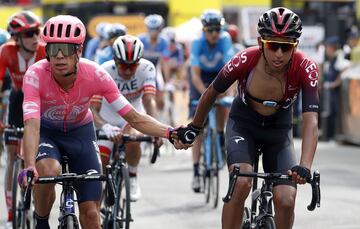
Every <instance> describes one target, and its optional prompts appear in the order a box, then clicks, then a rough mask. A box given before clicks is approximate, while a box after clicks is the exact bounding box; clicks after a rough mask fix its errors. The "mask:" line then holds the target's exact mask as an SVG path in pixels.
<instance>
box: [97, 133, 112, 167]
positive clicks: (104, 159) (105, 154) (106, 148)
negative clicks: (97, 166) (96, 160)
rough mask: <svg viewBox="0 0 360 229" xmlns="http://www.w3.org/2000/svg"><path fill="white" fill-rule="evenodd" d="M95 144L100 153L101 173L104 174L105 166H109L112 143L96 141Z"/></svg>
mask: <svg viewBox="0 0 360 229" xmlns="http://www.w3.org/2000/svg"><path fill="white" fill-rule="evenodd" d="M97 144H98V146H99V151H100V157H101V165H102V171H103V173H105V168H106V165H107V164H109V159H110V155H111V152H112V150H113V147H114V143H113V142H112V141H109V140H98V141H97Z"/></svg>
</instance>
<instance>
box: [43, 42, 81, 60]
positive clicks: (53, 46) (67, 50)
mask: <svg viewBox="0 0 360 229" xmlns="http://www.w3.org/2000/svg"><path fill="white" fill-rule="evenodd" d="M77 48H78V45H76V44H68V43H50V44H47V45H46V48H45V50H46V54H47V55H48V56H52V57H55V56H56V55H57V54H58V52H59V51H61V53H62V54H63V55H64V56H65V57H67V56H71V55H73V54H75V53H76V50H77Z"/></svg>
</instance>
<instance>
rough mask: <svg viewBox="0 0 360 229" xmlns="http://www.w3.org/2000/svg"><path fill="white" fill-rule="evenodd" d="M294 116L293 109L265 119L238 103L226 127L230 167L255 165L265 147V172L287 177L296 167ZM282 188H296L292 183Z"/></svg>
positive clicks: (235, 102)
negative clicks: (278, 173) (289, 171)
mask: <svg viewBox="0 0 360 229" xmlns="http://www.w3.org/2000/svg"><path fill="white" fill-rule="evenodd" d="M291 115H292V113H291V109H288V110H284V109H281V110H279V111H278V112H277V113H276V114H274V115H271V116H262V115H260V114H259V113H257V112H255V111H254V110H252V109H251V108H250V107H248V106H247V105H246V104H244V103H243V102H241V101H240V99H239V98H237V99H235V101H234V103H233V106H232V108H231V111H230V115H229V119H228V122H227V126H226V142H225V144H226V149H227V163H228V165H232V164H236V163H247V164H250V165H254V160H255V158H256V153H257V149H258V148H259V147H261V148H262V152H263V155H262V164H263V168H264V172H281V173H286V172H287V171H288V170H289V169H291V168H292V167H293V166H295V165H296V164H297V160H296V154H295V149H294V144H293V137H292V125H291V119H292V116H291ZM276 184H280V183H279V182H278V183H276ZM281 184H289V185H292V186H295V184H294V183H293V182H291V181H289V182H281Z"/></svg>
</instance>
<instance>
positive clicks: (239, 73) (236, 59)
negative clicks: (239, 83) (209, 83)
mask: <svg viewBox="0 0 360 229" xmlns="http://www.w3.org/2000/svg"><path fill="white" fill-rule="evenodd" d="M248 62H249V58H248V54H247V52H246V50H245V51H243V52H241V53H238V54H236V55H235V56H233V57H232V58H231V59H230V60H229V61H228V62H227V63H226V64H225V65H224V67H223V68H222V69H221V71H220V72H219V74H218V75H217V76H216V78H215V80H214V82H213V86H214V89H215V90H216V91H217V92H220V93H223V92H225V91H226V90H227V89H228V88H229V87H230V86H231V85H232V84H233V83H234V82H235V81H236V80H241V79H242V78H244V75H245V74H246V72H247V68H248V67H247V64H248Z"/></svg>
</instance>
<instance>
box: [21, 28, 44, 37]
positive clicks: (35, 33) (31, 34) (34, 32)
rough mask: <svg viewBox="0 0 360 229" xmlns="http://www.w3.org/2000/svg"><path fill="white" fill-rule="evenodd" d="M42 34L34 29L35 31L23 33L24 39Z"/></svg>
mask: <svg viewBox="0 0 360 229" xmlns="http://www.w3.org/2000/svg"><path fill="white" fill-rule="evenodd" d="M39 34H40V30H39V29H33V30H28V31H25V32H23V33H22V36H23V37H24V38H32V37H33V36H34V35H36V36H38V35H39Z"/></svg>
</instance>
